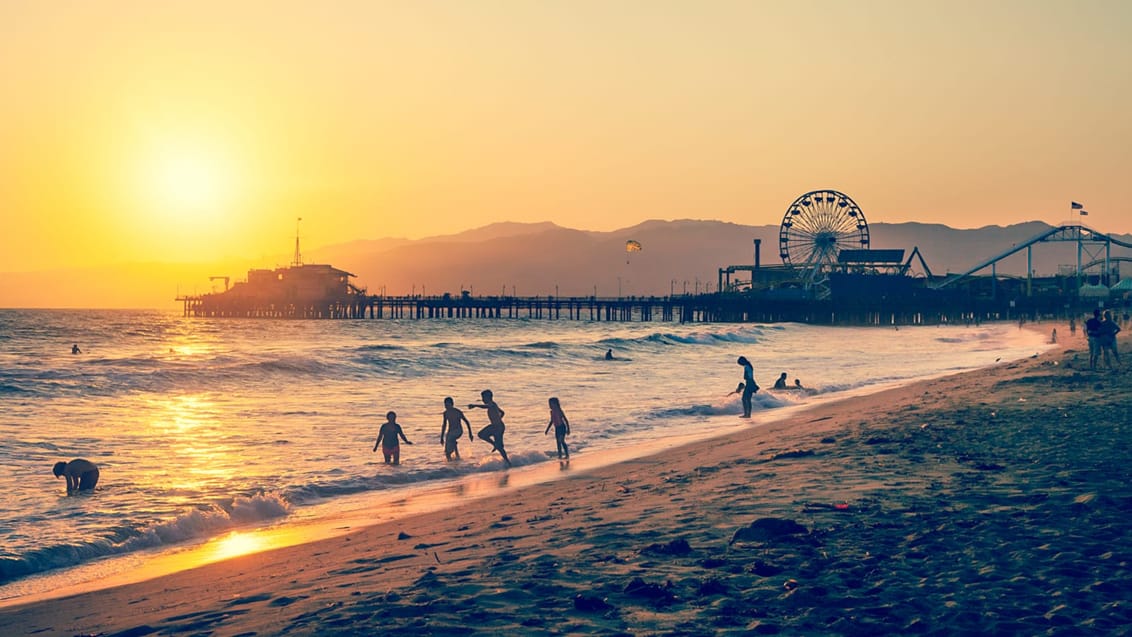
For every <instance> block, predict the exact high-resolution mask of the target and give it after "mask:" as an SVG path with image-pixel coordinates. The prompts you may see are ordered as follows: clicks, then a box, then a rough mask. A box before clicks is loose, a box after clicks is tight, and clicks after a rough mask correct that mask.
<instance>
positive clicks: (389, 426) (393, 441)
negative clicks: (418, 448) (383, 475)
mask: <svg viewBox="0 0 1132 637" xmlns="http://www.w3.org/2000/svg"><path fill="white" fill-rule="evenodd" d="M397 436H400V437H401V440H404V441H405V444H407V445H411V444H413V443H411V442H409V439H408V438H406V437H405V432H404V431H402V430H401V425H399V424H397V412H395V411H391V412H389V413H387V414H385V422H384V423H382V424H381V429H379V430H378V431H377V440H375V441H374V443H373V450H374V451H377V446H378V445H381V455H383V456H385V464H389V461H390V460H392V461H393V464H401V443H400V441H398V440H397Z"/></svg>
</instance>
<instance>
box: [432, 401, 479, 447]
mask: <svg viewBox="0 0 1132 637" xmlns="http://www.w3.org/2000/svg"><path fill="white" fill-rule="evenodd" d="M461 422H463V424H460V423H461ZM464 425H467V426H468V438H469V439H470V440H473V441H474V440H475V438H472V423H470V422H468V418H467V417H466V416H464V412H462V411H460V410H459V409H457V408H456V406H455V404H454V402H453V400H452V398H451V397H448V398H445V399H444V423H443V424H441V425H440V442H441V444H443V445H444V457H445V458H446V459H448V460H451V459H452V456H453V454H455V456H456V459H457V460H459V459H460V450H459V449H457V448H456V443H457V442H459V441H460V435H461V434H463V433H464Z"/></svg>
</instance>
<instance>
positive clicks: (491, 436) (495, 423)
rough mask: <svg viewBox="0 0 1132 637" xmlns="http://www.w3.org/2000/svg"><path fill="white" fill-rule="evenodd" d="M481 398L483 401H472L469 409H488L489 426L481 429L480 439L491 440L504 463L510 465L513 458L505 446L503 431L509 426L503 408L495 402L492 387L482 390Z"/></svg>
mask: <svg viewBox="0 0 1132 637" xmlns="http://www.w3.org/2000/svg"><path fill="white" fill-rule="evenodd" d="M480 398H483V402H482V403H472V404H470V405H468V409H476V408H479V409H486V410H487V420H488V423H487V426H486V427H484V428H483V429H480V431H479V433H478V434H476V435H477V436H478V437H479V439H480V440H483V441H484V442H490V443H491V446H492V448H493V449H495V450H496V451H498V452H499V455H501V456H503V464H505V465H507V466H508V467H510V466H511V459H510V458H508V457H507V451H506V450H505V449H504V448H503V431H504V430H505V429H507V426H506V425H504V424H503V414H504V412H503V408H502V407H500V406H499V404H498V403H496V402H495V398H494V396H493V394H492V393H491V390H490V389H485V390H483V391H482V392H480Z"/></svg>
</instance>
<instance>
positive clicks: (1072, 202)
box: [1069, 201, 1085, 214]
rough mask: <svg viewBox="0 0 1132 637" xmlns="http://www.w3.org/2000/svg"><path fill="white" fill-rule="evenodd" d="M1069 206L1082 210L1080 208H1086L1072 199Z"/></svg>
mask: <svg viewBox="0 0 1132 637" xmlns="http://www.w3.org/2000/svg"><path fill="white" fill-rule="evenodd" d="M1069 207H1070V208H1072V209H1073V210H1080V209H1082V208H1084V207H1085V206H1082V205H1081V204H1079V203H1077V202H1076V201H1070V202H1069ZM1082 214H1083V213H1082Z"/></svg>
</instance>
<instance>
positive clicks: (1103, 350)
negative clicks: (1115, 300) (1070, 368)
mask: <svg viewBox="0 0 1132 637" xmlns="http://www.w3.org/2000/svg"><path fill="white" fill-rule="evenodd" d="M1118 333H1120V326H1119V325H1117V324H1116V322H1115V321H1113V320H1112V312H1110V311H1109V310H1105V312H1104V316H1103V318H1102V316H1101V311H1100V310H1099V309H1094V310H1093V318H1091V319H1089V320H1087V321H1085V337H1086V338H1088V340H1089V369H1096V368H1097V365H1098V363H1100V359H1101V357H1102V356H1103V358H1104V365H1105V367H1107V368H1108V369H1114V366H1113V364H1112V363H1110V362H1109V356H1110V355H1111V356H1112V358H1113V360H1115V361H1116V366H1117V367H1119V366H1120V349H1119V348H1118V347H1117V344H1116V335H1117V334H1118Z"/></svg>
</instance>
